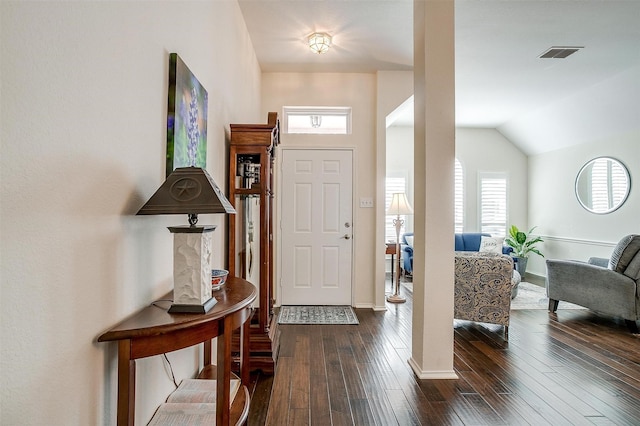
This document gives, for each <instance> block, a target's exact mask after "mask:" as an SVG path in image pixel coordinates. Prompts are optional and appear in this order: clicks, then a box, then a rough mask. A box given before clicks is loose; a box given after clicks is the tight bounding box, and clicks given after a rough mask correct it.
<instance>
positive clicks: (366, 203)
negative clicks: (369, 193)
mask: <svg viewBox="0 0 640 426" xmlns="http://www.w3.org/2000/svg"><path fill="white" fill-rule="evenodd" d="M360 208H367V209H371V208H373V198H371V197H360Z"/></svg>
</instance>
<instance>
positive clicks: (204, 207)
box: [136, 167, 236, 215]
mask: <svg viewBox="0 0 640 426" xmlns="http://www.w3.org/2000/svg"><path fill="white" fill-rule="evenodd" d="M201 213H227V214H235V213H236V211H235V209H234V208H233V206H232V205H231V203H230V202H229V200H227V197H225V195H224V194H223V193H222V191H221V190H220V188H218V185H216V183H215V182H214V181H213V178H211V176H210V175H209V173H207V171H206V170H204V169H202V168H201V167H180V168H177V169H175V170H174V171H173V172H171V174H170V175H169V176H168V177H167V180H165V181H164V183H163V184H162V185H161V186H160V188H158V190H157V191H156V192H155V194H153V195H152V196H151V198H149V201H147V202H146V203H145V205H144V206H142V208H141V209H140V210H138V213H136V214H139V215H142V214H154V215H157V214H189V215H197V214H201Z"/></svg>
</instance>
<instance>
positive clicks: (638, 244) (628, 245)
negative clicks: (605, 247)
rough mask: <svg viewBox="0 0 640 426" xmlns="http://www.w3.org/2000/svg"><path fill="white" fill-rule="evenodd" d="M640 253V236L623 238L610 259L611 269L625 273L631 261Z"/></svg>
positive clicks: (632, 235)
mask: <svg viewBox="0 0 640 426" xmlns="http://www.w3.org/2000/svg"><path fill="white" fill-rule="evenodd" d="M639 251H640V235H635V234H631V235H627V236H626V237H624V238H622V239H621V240H620V242H619V243H618V245H616V248H614V249H613V253H612V254H611V258H610V259H609V269H611V270H613V271H616V272H619V273H621V274H622V273H624V271H625V270H626V269H627V266H629V263H630V262H631V260H632V259H633V258H634V257H635V256H636V254H638V252H639Z"/></svg>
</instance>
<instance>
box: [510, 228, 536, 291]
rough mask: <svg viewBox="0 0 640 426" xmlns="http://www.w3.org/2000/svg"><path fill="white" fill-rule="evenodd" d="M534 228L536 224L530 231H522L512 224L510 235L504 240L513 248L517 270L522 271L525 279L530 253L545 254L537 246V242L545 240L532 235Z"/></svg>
mask: <svg viewBox="0 0 640 426" xmlns="http://www.w3.org/2000/svg"><path fill="white" fill-rule="evenodd" d="M534 229H536V227H535V226H534V227H533V228H531V229H530V230H529V232H526V233H525V232H522V231H520V230H519V229H518V227H517V226H515V225H511V228H509V236H508V237H507V238H505V240H504V242H505V243H507V245H508V246H510V247H512V248H513V252H512V253H511V256H513V258H514V259H513V260H514V262H515V267H516V270H517V271H518V272H519V273H520V276H522V279H524V273H525V272H526V270H527V260H528V259H529V253H535V254H537V255H539V256H542V257H544V254H542V253H540V250H538V249H537V248H536V244H538V243H542V242H543V240H542V238H540V237H535V238H534V237H532V236H531V232H533V230H534Z"/></svg>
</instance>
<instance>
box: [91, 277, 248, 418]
mask: <svg viewBox="0 0 640 426" xmlns="http://www.w3.org/2000/svg"><path fill="white" fill-rule="evenodd" d="M256 294H257V291H256V288H255V286H254V285H253V284H251V283H250V282H248V281H245V280H243V279H240V278H235V277H229V278H228V279H227V282H226V284H225V285H224V286H223V287H222V289H220V290H219V291H216V292H214V297H215V298H216V300H217V303H216V304H215V305H214V307H213V308H212V309H211V310H210V311H209V312H208V313H206V314H169V313H168V312H167V310H168V308H169V305H170V302H168V301H165V300H167V299H168V300H171V299H172V297H173V295H172V293H169V294H167V295H166V296H165V297H163V298H162V299H160V300H159V301H157V302H154V303H153V304H151V305H150V306H148V307H146V308H144V309H143V310H142V311H140V312H138V313H137V314H135V315H134V316H132V317H131V318H129V319H127V320H125V321H122V322H121V323H120V324H118V325H116V326H115V327H113V328H112V329H110V330H109V331H107V332H105V333H104V334H102V335H101V336H100V337H99V338H98V341H99V342H110V341H117V342H118V426H122V425H133V424H134V421H135V391H136V389H135V388H136V359H138V358H145V357H148V356H153V355H160V354H163V353H167V352H172V351H176V350H178V349H183V348H186V347H189V346H194V345H197V344H199V343H204V345H203V346H204V356H203V361H204V362H203V365H204V368H203V370H202V371H201V372H200V374H199V375H198V378H200V379H217V389H216V392H217V396H216V424H218V425H229V424H241V423H243V422H244V421H245V420H246V418H247V416H248V413H249V392H248V390H247V384H248V383H249V368H248V361H249V325H250V321H248V320H249V318H251V315H252V307H251V303H252V302H253V301H254V300H255V298H256ZM237 328H240V330H241V339H240V340H241V342H242V345H241V350H240V380H241V383H242V386H241V388H240V390H239V391H238V393H237V394H236V397H235V399H234V400H233V403H230V401H229V399H230V398H229V391H230V381H231V378H232V374H233V373H232V372H231V361H232V359H231V338H232V335H233V331H234V330H235V329H237ZM215 337H218V340H217V365H216V366H214V365H212V362H211V361H212V359H211V358H212V356H211V349H212V343H211V340H212V339H213V338H215Z"/></svg>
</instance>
